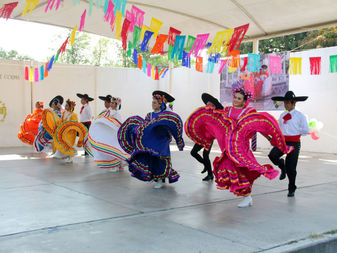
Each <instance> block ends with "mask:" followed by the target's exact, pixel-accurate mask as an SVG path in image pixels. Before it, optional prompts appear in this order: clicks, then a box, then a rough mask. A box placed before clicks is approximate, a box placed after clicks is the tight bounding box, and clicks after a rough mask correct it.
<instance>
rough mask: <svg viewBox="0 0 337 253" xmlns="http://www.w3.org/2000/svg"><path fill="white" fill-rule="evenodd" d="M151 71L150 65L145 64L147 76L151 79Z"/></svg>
mask: <svg viewBox="0 0 337 253" xmlns="http://www.w3.org/2000/svg"><path fill="white" fill-rule="evenodd" d="M151 70H152V67H151V64H150V63H147V76H149V77H151Z"/></svg>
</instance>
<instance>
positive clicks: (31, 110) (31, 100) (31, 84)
mask: <svg viewBox="0 0 337 253" xmlns="http://www.w3.org/2000/svg"><path fill="white" fill-rule="evenodd" d="M32 65H33V64H32V61H30V66H29V70H30V69H31V68H32ZM30 113H33V80H31V81H30Z"/></svg>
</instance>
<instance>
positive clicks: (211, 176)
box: [202, 174, 214, 181]
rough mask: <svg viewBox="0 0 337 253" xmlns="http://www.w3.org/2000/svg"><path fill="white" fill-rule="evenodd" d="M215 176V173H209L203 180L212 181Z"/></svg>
mask: <svg viewBox="0 0 337 253" xmlns="http://www.w3.org/2000/svg"><path fill="white" fill-rule="evenodd" d="M213 178H214V176H213V174H208V175H207V176H206V177H204V178H203V179H202V181H210V180H213Z"/></svg>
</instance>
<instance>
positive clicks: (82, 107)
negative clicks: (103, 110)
mask: <svg viewBox="0 0 337 253" xmlns="http://www.w3.org/2000/svg"><path fill="white" fill-rule="evenodd" d="M83 109H84V105H83V106H82V108H81V111H80V114H81V113H82V112H83Z"/></svg>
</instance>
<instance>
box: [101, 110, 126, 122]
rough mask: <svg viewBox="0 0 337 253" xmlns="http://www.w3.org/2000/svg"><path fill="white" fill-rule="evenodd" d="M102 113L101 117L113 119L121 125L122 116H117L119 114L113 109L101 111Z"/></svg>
mask: <svg viewBox="0 0 337 253" xmlns="http://www.w3.org/2000/svg"><path fill="white" fill-rule="evenodd" d="M102 113H104V115H103V117H111V118H115V119H117V120H118V121H119V122H120V123H122V116H121V115H120V114H119V112H118V111H117V110H113V109H111V108H109V109H106V110H105V111H103V112H102Z"/></svg>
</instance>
